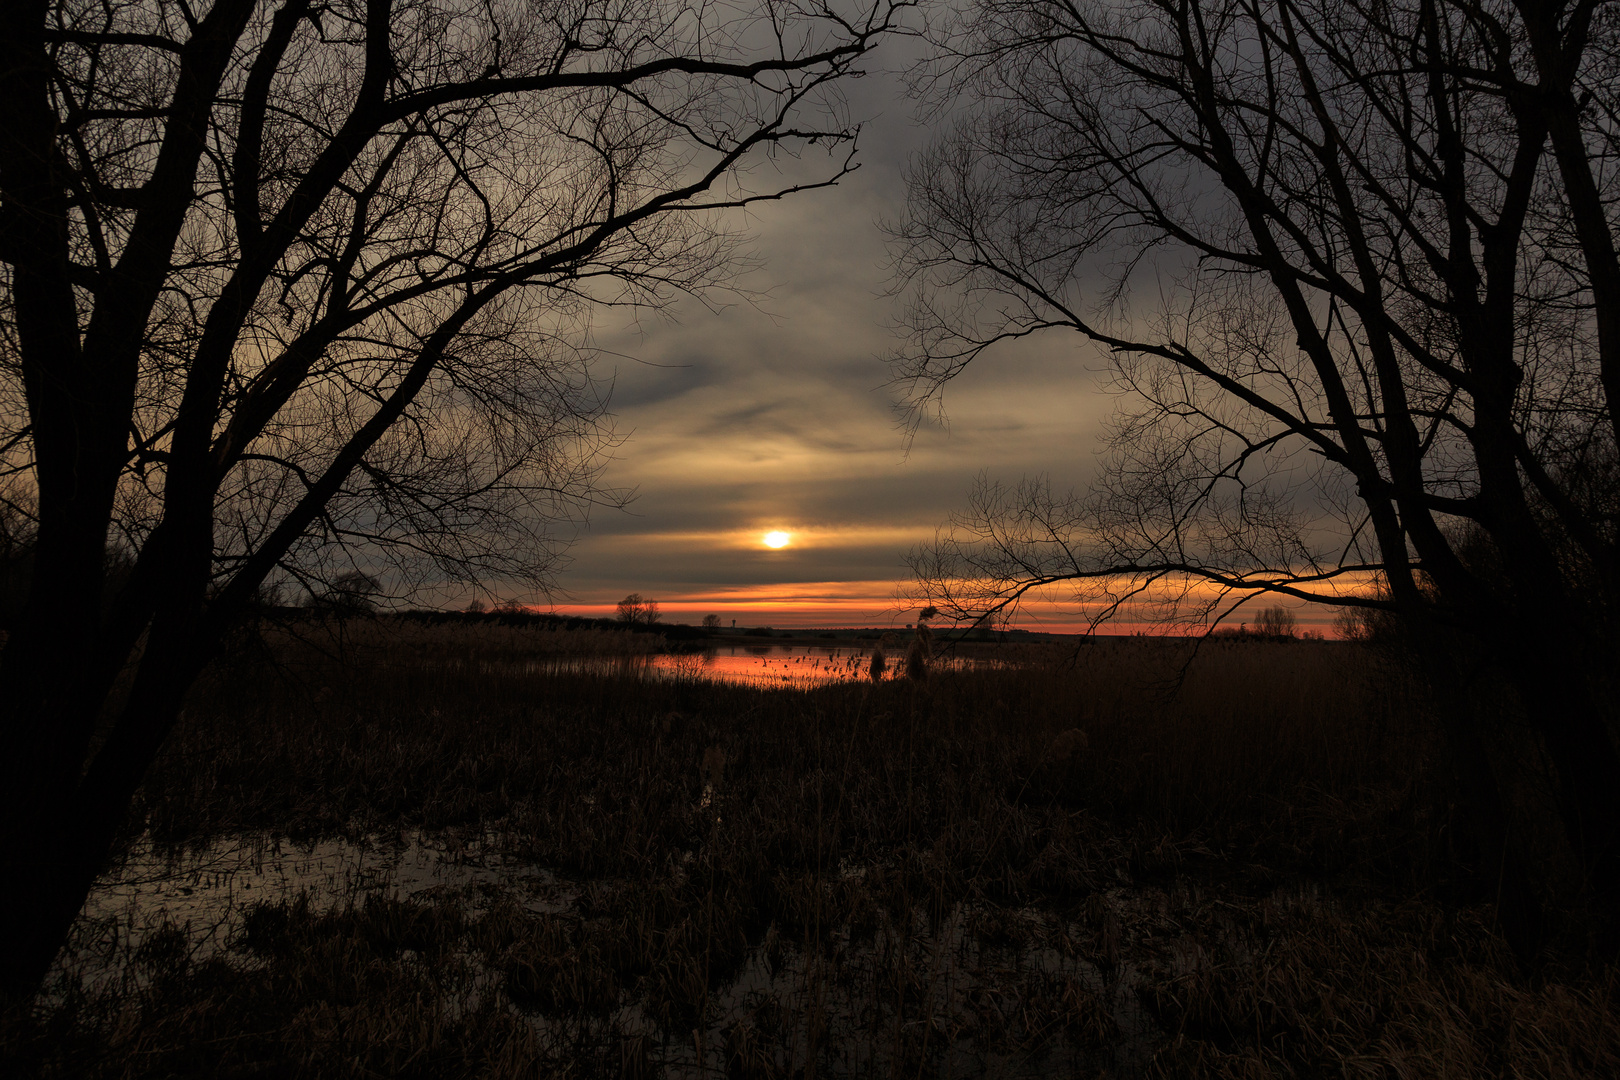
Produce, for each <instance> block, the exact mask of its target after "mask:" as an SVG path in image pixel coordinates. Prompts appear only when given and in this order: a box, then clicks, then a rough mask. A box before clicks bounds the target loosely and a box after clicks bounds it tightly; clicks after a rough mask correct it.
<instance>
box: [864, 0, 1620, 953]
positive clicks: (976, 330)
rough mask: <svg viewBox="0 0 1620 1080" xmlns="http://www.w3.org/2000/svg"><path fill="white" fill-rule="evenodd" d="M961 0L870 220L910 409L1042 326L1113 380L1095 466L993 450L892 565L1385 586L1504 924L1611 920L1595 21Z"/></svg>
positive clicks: (966, 596)
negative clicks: (941, 521)
mask: <svg viewBox="0 0 1620 1080" xmlns="http://www.w3.org/2000/svg"><path fill="white" fill-rule="evenodd" d="M955 10H956V11H957V12H958V14H957V15H955V16H953V17H949V18H947V19H945V20H944V21H943V22H942V23H940V24H936V25H935V26H934V27H933V28H932V29H931V31H930V36H931V39H932V41H933V42H934V44H935V46H936V53H935V55H934V56H933V58H932V59H931V60H930V61H929V62H928V63H926V64H925V65H924V66H923V67H922V68H920V69H919V70H918V72H917V78H918V84H919V89H920V90H921V91H922V92H923V93H925V94H930V95H932V100H934V101H935V102H937V103H938V104H939V107H940V108H941V109H942V110H944V109H949V110H951V115H952V117H954V118H955V119H953V120H952V121H951V130H950V132H949V133H948V134H947V135H945V136H944V137H943V138H942V139H941V140H940V141H939V142H938V143H937V144H936V145H935V146H934V147H933V148H932V149H931V150H929V151H928V152H927V153H926V154H925V155H923V157H922V158H921V159H920V160H919V161H918V162H917V163H916V164H915V165H914V167H913V168H912V170H911V173H910V180H909V185H910V212H909V213H910V216H909V217H908V218H907V219H906V220H905V221H903V222H902V223H900V224H899V225H898V226H897V227H896V229H895V239H896V244H897V252H898V255H899V258H900V262H901V266H902V287H903V288H905V289H907V290H909V296H910V299H911V304H910V308H909V329H910V330H911V332H912V333H911V344H910V346H909V347H908V348H907V349H906V351H905V352H904V355H903V356H901V357H900V359H899V367H898V376H899V379H900V381H901V383H902V385H904V386H905V387H906V388H907V389H908V393H909V395H910V396H909V398H908V405H909V406H910V408H911V409H912V412H911V417H912V419H913V422H920V421H921V419H922V418H924V417H925V416H926V415H927V413H928V410H929V409H930V408H931V407H932V406H933V405H934V404H935V403H937V401H938V398H939V395H940V394H941V392H942V390H943V388H944V387H945V386H946V384H947V383H948V382H949V381H950V380H951V379H952V378H953V377H955V376H956V375H957V374H958V373H960V372H961V371H962V370H963V369H964V368H965V367H966V366H968V365H969V364H970V363H972V362H973V361H975V360H976V359H977V358H978V357H979V356H980V355H981V354H982V353H983V352H984V351H985V350H987V349H990V348H993V347H995V346H996V345H997V344H998V343H1001V342H1005V341H1009V340H1012V339H1016V338H1021V337H1024V336H1026V335H1030V334H1036V333H1042V332H1049V331H1057V332H1068V333H1070V334H1073V335H1075V336H1076V337H1077V338H1078V339H1079V340H1080V341H1083V342H1087V343H1090V344H1092V345H1094V346H1096V347H1098V348H1099V349H1100V350H1101V351H1103V352H1104V353H1105V354H1106V355H1107V357H1108V358H1109V361H1110V363H1111V364H1112V368H1113V375H1114V379H1115V386H1116V389H1118V390H1120V391H1121V392H1122V394H1123V398H1122V400H1124V401H1126V402H1127V405H1126V406H1125V407H1124V408H1123V409H1122V411H1121V412H1120V413H1119V414H1118V416H1117V417H1116V418H1115V419H1114V420H1113V421H1112V424H1111V428H1110V431H1109V438H1110V457H1109V459H1108V460H1107V461H1106V462H1105V464H1104V466H1103V467H1102V468H1101V469H1100V470H1099V476H1100V479H1099V480H1098V481H1097V483H1096V485H1095V487H1094V488H1093V489H1092V490H1090V491H1088V492H1083V493H1073V494H1065V493H1063V492H1062V491H1054V490H1053V488H1052V487H1051V485H1050V483H1049V482H1047V481H1046V480H1044V479H1033V480H1026V481H1024V482H1022V483H1018V484H1002V483H999V482H995V481H993V480H990V479H988V478H986V479H985V480H983V481H982V482H981V484H980V485H979V487H978V489H977V490H976V491H975V492H974V493H973V495H972V497H971V501H970V505H969V508H968V509H967V510H966V511H965V512H964V513H963V514H961V515H960V516H959V517H957V518H956V519H955V520H954V521H953V523H952V525H951V527H950V528H948V529H947V530H945V531H944V532H943V533H942V534H941V539H940V541H939V542H938V543H937V544H935V545H933V546H930V547H927V548H925V549H922V550H919V551H918V552H916V553H915V556H914V559H913V567H914V570H915V572H916V578H917V581H918V588H917V590H916V593H917V595H916V599H918V600H922V601H927V602H932V603H935V604H937V605H938V606H939V607H940V608H941V610H942V611H945V612H946V613H948V614H949V615H950V616H951V617H952V618H954V619H956V620H966V621H973V620H979V619H984V618H986V617H994V616H995V615H996V614H997V613H1001V612H1006V611H1008V610H1010V609H1011V608H1013V607H1015V606H1016V605H1017V604H1018V602H1019V601H1020V599H1021V598H1023V597H1024V596H1026V595H1028V594H1029V593H1030V591H1031V590H1047V589H1052V588H1054V587H1057V588H1060V589H1062V590H1065V591H1067V592H1068V594H1069V595H1071V596H1072V597H1073V599H1074V601H1075V602H1076V604H1077V605H1079V606H1080V607H1081V609H1082V610H1084V611H1086V612H1087V613H1088V614H1089V615H1090V616H1092V617H1093V618H1095V619H1096V620H1098V621H1099V622H1100V621H1103V620H1106V619H1109V618H1111V617H1113V616H1114V615H1115V614H1117V613H1119V612H1120V611H1122V610H1132V611H1135V612H1146V613H1148V614H1149V615H1154V614H1157V615H1160V616H1164V617H1171V616H1175V617H1180V618H1188V617H1190V618H1195V619H1220V618H1222V617H1223V616H1224V615H1225V614H1227V613H1228V612H1230V611H1231V610H1233V608H1234V607H1235V606H1236V605H1237V604H1239V603H1241V602H1242V601H1243V600H1245V599H1247V598H1249V597H1252V596H1256V595H1260V596H1270V597H1284V596H1286V597H1292V598H1295V599H1301V600H1314V601H1320V602H1324V603H1331V604H1337V605H1340V606H1343V607H1346V608H1350V609H1354V610H1356V611H1358V612H1365V613H1367V614H1365V615H1351V616H1348V617H1347V618H1348V620H1349V625H1353V626H1354V627H1355V628H1356V634H1357V636H1360V635H1361V634H1362V630H1361V628H1362V627H1365V628H1366V630H1367V632H1369V633H1370V632H1371V631H1372V627H1374V626H1376V625H1381V620H1382V619H1383V618H1384V615H1385V614H1387V615H1389V616H1391V617H1392V618H1394V619H1396V620H1397V621H1398V622H1399V623H1401V624H1402V625H1403V627H1404V629H1403V630H1402V631H1401V641H1402V642H1403V644H1404V646H1405V647H1406V649H1407V651H1408V655H1409V656H1410V658H1411V659H1412V661H1413V662H1415V663H1417V664H1418V665H1419V666H1420V667H1421V669H1422V670H1423V672H1424V673H1425V676H1426V678H1427V679H1428V680H1429V681H1430V683H1431V687H1432V692H1433V694H1434V697H1435V700H1436V702H1437V703H1439V706H1438V707H1439V708H1440V709H1441V712H1442V715H1444V716H1445V717H1446V718H1447V730H1448V733H1449V739H1450V747H1451V752H1452V754H1453V755H1454V760H1455V762H1456V766H1457V768H1458V770H1459V774H1460V775H1461V776H1463V777H1465V778H1466V780H1467V783H1466V784H1465V786H1464V791H1463V794H1462V798H1463V799H1464V800H1465V802H1466V803H1467V804H1468V805H1469V806H1470V807H1471V808H1472V815H1473V820H1474V822H1475V823H1476V824H1477V826H1478V827H1477V829H1476V830H1475V832H1474V835H1475V836H1476V837H1477V838H1478V841H1479V844H1478V848H1477V850H1476V852H1475V865H1476V867H1477V869H1478V872H1479V873H1480V875H1481V877H1482V879H1483V880H1488V881H1490V882H1493V883H1495V884H1496V885H1497V886H1498V888H1497V890H1496V891H1497V892H1498V894H1499V895H1500V897H1501V905H1502V918H1503V920H1504V923H1505V925H1508V926H1509V927H1510V928H1511V929H1512V931H1513V936H1514V940H1515V943H1516V947H1518V948H1519V950H1520V952H1521V954H1522V955H1524V956H1525V957H1529V956H1531V955H1532V954H1533V953H1534V952H1535V950H1536V948H1537V945H1538V942H1539V941H1540V940H1541V939H1542V937H1543V933H1544V931H1545V930H1546V929H1547V928H1548V927H1550V926H1552V925H1553V924H1554V923H1555V922H1556V920H1557V918H1561V917H1564V916H1568V917H1569V918H1572V919H1573V920H1575V924H1576V925H1582V926H1586V927H1588V928H1590V927H1592V926H1598V927H1605V926H1606V927H1607V930H1606V932H1605V933H1606V938H1607V940H1609V941H1610V942H1611V943H1612V942H1614V941H1616V940H1620V938H1617V935H1616V933H1615V931H1616V930H1617V929H1620V927H1617V926H1616V922H1615V916H1616V913H1617V912H1620V750H1617V746H1616V734H1615V733H1616V730H1617V719H1620V718H1617V715H1616V708H1615V703H1616V695H1615V692H1614V690H1615V687H1614V682H1613V673H1614V672H1615V671H1616V670H1617V668H1616V665H1615V662H1614V658H1615V656H1616V655H1617V644H1620V642H1617V638H1616V625H1617V624H1616V620H1615V613H1616V611H1617V610H1620V608H1617V601H1620V595H1617V589H1620V454H1617V452H1616V447H1617V438H1616V433H1617V424H1620V415H1617V412H1616V402H1617V400H1620V256H1617V243H1616V233H1615V224H1614V216H1613V212H1612V208H1613V206H1614V205H1616V203H1617V201H1620V172H1616V170H1614V169H1613V168H1612V167H1611V165H1612V162H1613V160H1614V157H1615V154H1616V152H1617V151H1620V143H1617V142H1616V127H1615V125H1614V123H1613V122H1612V121H1613V117H1614V116H1616V115H1620V82H1617V81H1616V79H1615V77H1614V71H1615V68H1614V58H1615V57H1616V56H1617V55H1620V20H1616V19H1615V18H1614V17H1613V13H1612V10H1611V9H1610V8H1609V7H1607V6H1606V5H1601V4H1596V3H1589V2H1565V0H1560V2H1552V3H1531V2H1528V0H1516V2H1507V0H1492V2H1488V3H1464V2H1451V0H1421V2H1417V3H1412V4H1406V5H1394V6H1391V5H1371V6H1369V5H1359V4H1351V5H1346V4H1341V3H1336V2H1325V0H1283V2H1279V3H1276V4H1269V5H1251V4H1234V3H1217V2H1204V0H1192V2H1188V3H1159V2H1150V0H1142V2H1131V3H1125V4H1111V3H1092V2H1081V3H1068V2H1064V0H973V2H970V3H968V4H965V5H963V6H961V7H960V8H958V9H955ZM1527 732H1528V734H1526V733H1527ZM1532 759H1534V760H1536V761H1543V760H1544V761H1545V763H1546V767H1545V768H1541V767H1540V766H1537V767H1536V768H1534V769H1529V768H1527V767H1526V766H1525V765H1524V762H1526V761H1528V760H1532ZM1548 808H1554V809H1551V810H1550V811H1549V809H1548ZM1549 812H1550V813H1551V814H1552V816H1553V817H1554V818H1556V822H1553V821H1550V820H1549V819H1548V814H1549Z"/></svg>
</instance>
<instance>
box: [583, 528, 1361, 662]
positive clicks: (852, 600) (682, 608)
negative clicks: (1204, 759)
mask: <svg viewBox="0 0 1620 1080" xmlns="http://www.w3.org/2000/svg"><path fill="white" fill-rule="evenodd" d="M755 537H756V542H758V538H759V534H758V533H756V534H755ZM902 584H903V583H901V582H897V581H882V580H877V581H800V582H781V583H775V584H762V585H738V586H713V587H710V588H707V589H701V588H700V589H697V590H693V591H691V592H673V593H660V594H658V595H654V596H652V597H650V598H651V599H655V600H657V601H658V603H659V606H660V608H661V609H662V611H663V617H664V621H665V622H668V623H687V624H691V625H696V624H697V623H699V622H701V621H702V619H703V617H704V616H705V615H718V616H720V617H721V619H722V625H726V626H729V625H731V623H732V620H736V625H737V626H738V627H739V628H740V627H745V626H771V627H775V628H777V629H779V630H786V629H792V628H806V629H808V628H819V629H833V628H838V627H883V626H893V627H895V628H899V627H902V626H905V625H906V624H908V623H914V622H916V620H917V613H918V610H919V608H920V607H921V604H920V603H919V602H908V601H904V600H901V599H899V598H898V596H897V592H898V589H899V587H900V586H901V585H902ZM1204 588H1207V586H1204ZM1199 591H1202V589H1200V590H1199ZM1345 591H1346V592H1355V591H1359V590H1357V589H1353V588H1347V589H1345ZM1272 602H1282V603H1283V604H1284V606H1286V607H1288V608H1289V609H1290V610H1292V611H1293V612H1294V614H1295V615H1296V617H1297V618H1298V619H1299V629H1300V630H1302V631H1303V630H1316V631H1319V632H1323V633H1325V634H1326V636H1328V637H1334V636H1336V634H1335V633H1334V631H1333V617H1334V614H1335V611H1334V609H1332V608H1328V607H1321V606H1317V605H1314V604H1302V603H1300V602H1298V601H1288V600H1281V601H1272ZM1269 603H1270V602H1268V601H1266V600H1264V599H1263V598H1260V597H1256V598H1255V599H1254V600H1251V601H1250V603H1249V604H1248V605H1246V606H1245V607H1244V608H1242V609H1240V610H1239V612H1237V613H1236V614H1235V615H1234V616H1232V617H1230V618H1229V619H1228V621H1227V622H1225V623H1223V625H1226V626H1231V627H1232V628H1234V629H1235V628H1236V627H1237V626H1238V625H1239V624H1241V623H1244V622H1252V621H1253V620H1254V618H1255V615H1256V614H1257V613H1258V611H1259V609H1260V608H1262V607H1265V606H1269ZM616 604H617V601H616V600H611V599H610V600H604V601H601V602H592V601H586V602H583V603H574V604H559V605H557V606H556V607H555V608H554V609H553V610H554V611H555V612H556V613H557V614H559V615H574V616H582V617H585V618H613V617H614V616H615V614H616V611H617V607H616ZM1094 606H1095V605H1080V606H1079V607H1077V606H1076V605H1075V604H1074V603H1073V602H1065V600H1064V599H1063V598H1062V597H1061V595H1051V596H1030V597H1028V598H1026V601H1025V603H1024V604H1023V605H1022V606H1021V608H1020V610H1019V612H1018V614H1017V616H1015V618H1014V619H1013V626H1014V627H1016V628H1018V629H1021V630H1032V631H1035V632H1037V633H1039V632H1043V631H1044V632H1048V633H1058V634H1073V633H1086V632H1088V631H1093V630H1094V632H1096V633H1100V634H1105V635H1114V634H1134V633H1144V634H1148V635H1151V636H1159V635H1166V634H1168V635H1175V636H1181V635H1196V634H1200V633H1203V632H1204V629H1205V628H1204V627H1203V626H1200V625H1198V624H1194V623H1179V624H1178V623H1167V622H1166V621H1164V619H1163V612H1162V610H1159V609H1158V608H1157V606H1156V605H1154V604H1152V603H1141V604H1132V605H1127V608H1126V609H1125V610H1121V611H1120V612H1118V613H1116V617H1115V618H1114V619H1112V620H1110V621H1108V622H1105V623H1103V624H1102V625H1100V626H1097V627H1095V628H1093V626H1092V624H1091V621H1090V619H1089V618H1088V617H1087V614H1088V611H1089V609H1090V608H1092V607H1094ZM934 625H935V627H936V629H937V628H939V626H940V624H939V623H938V622H936V623H935V624H934Z"/></svg>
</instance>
